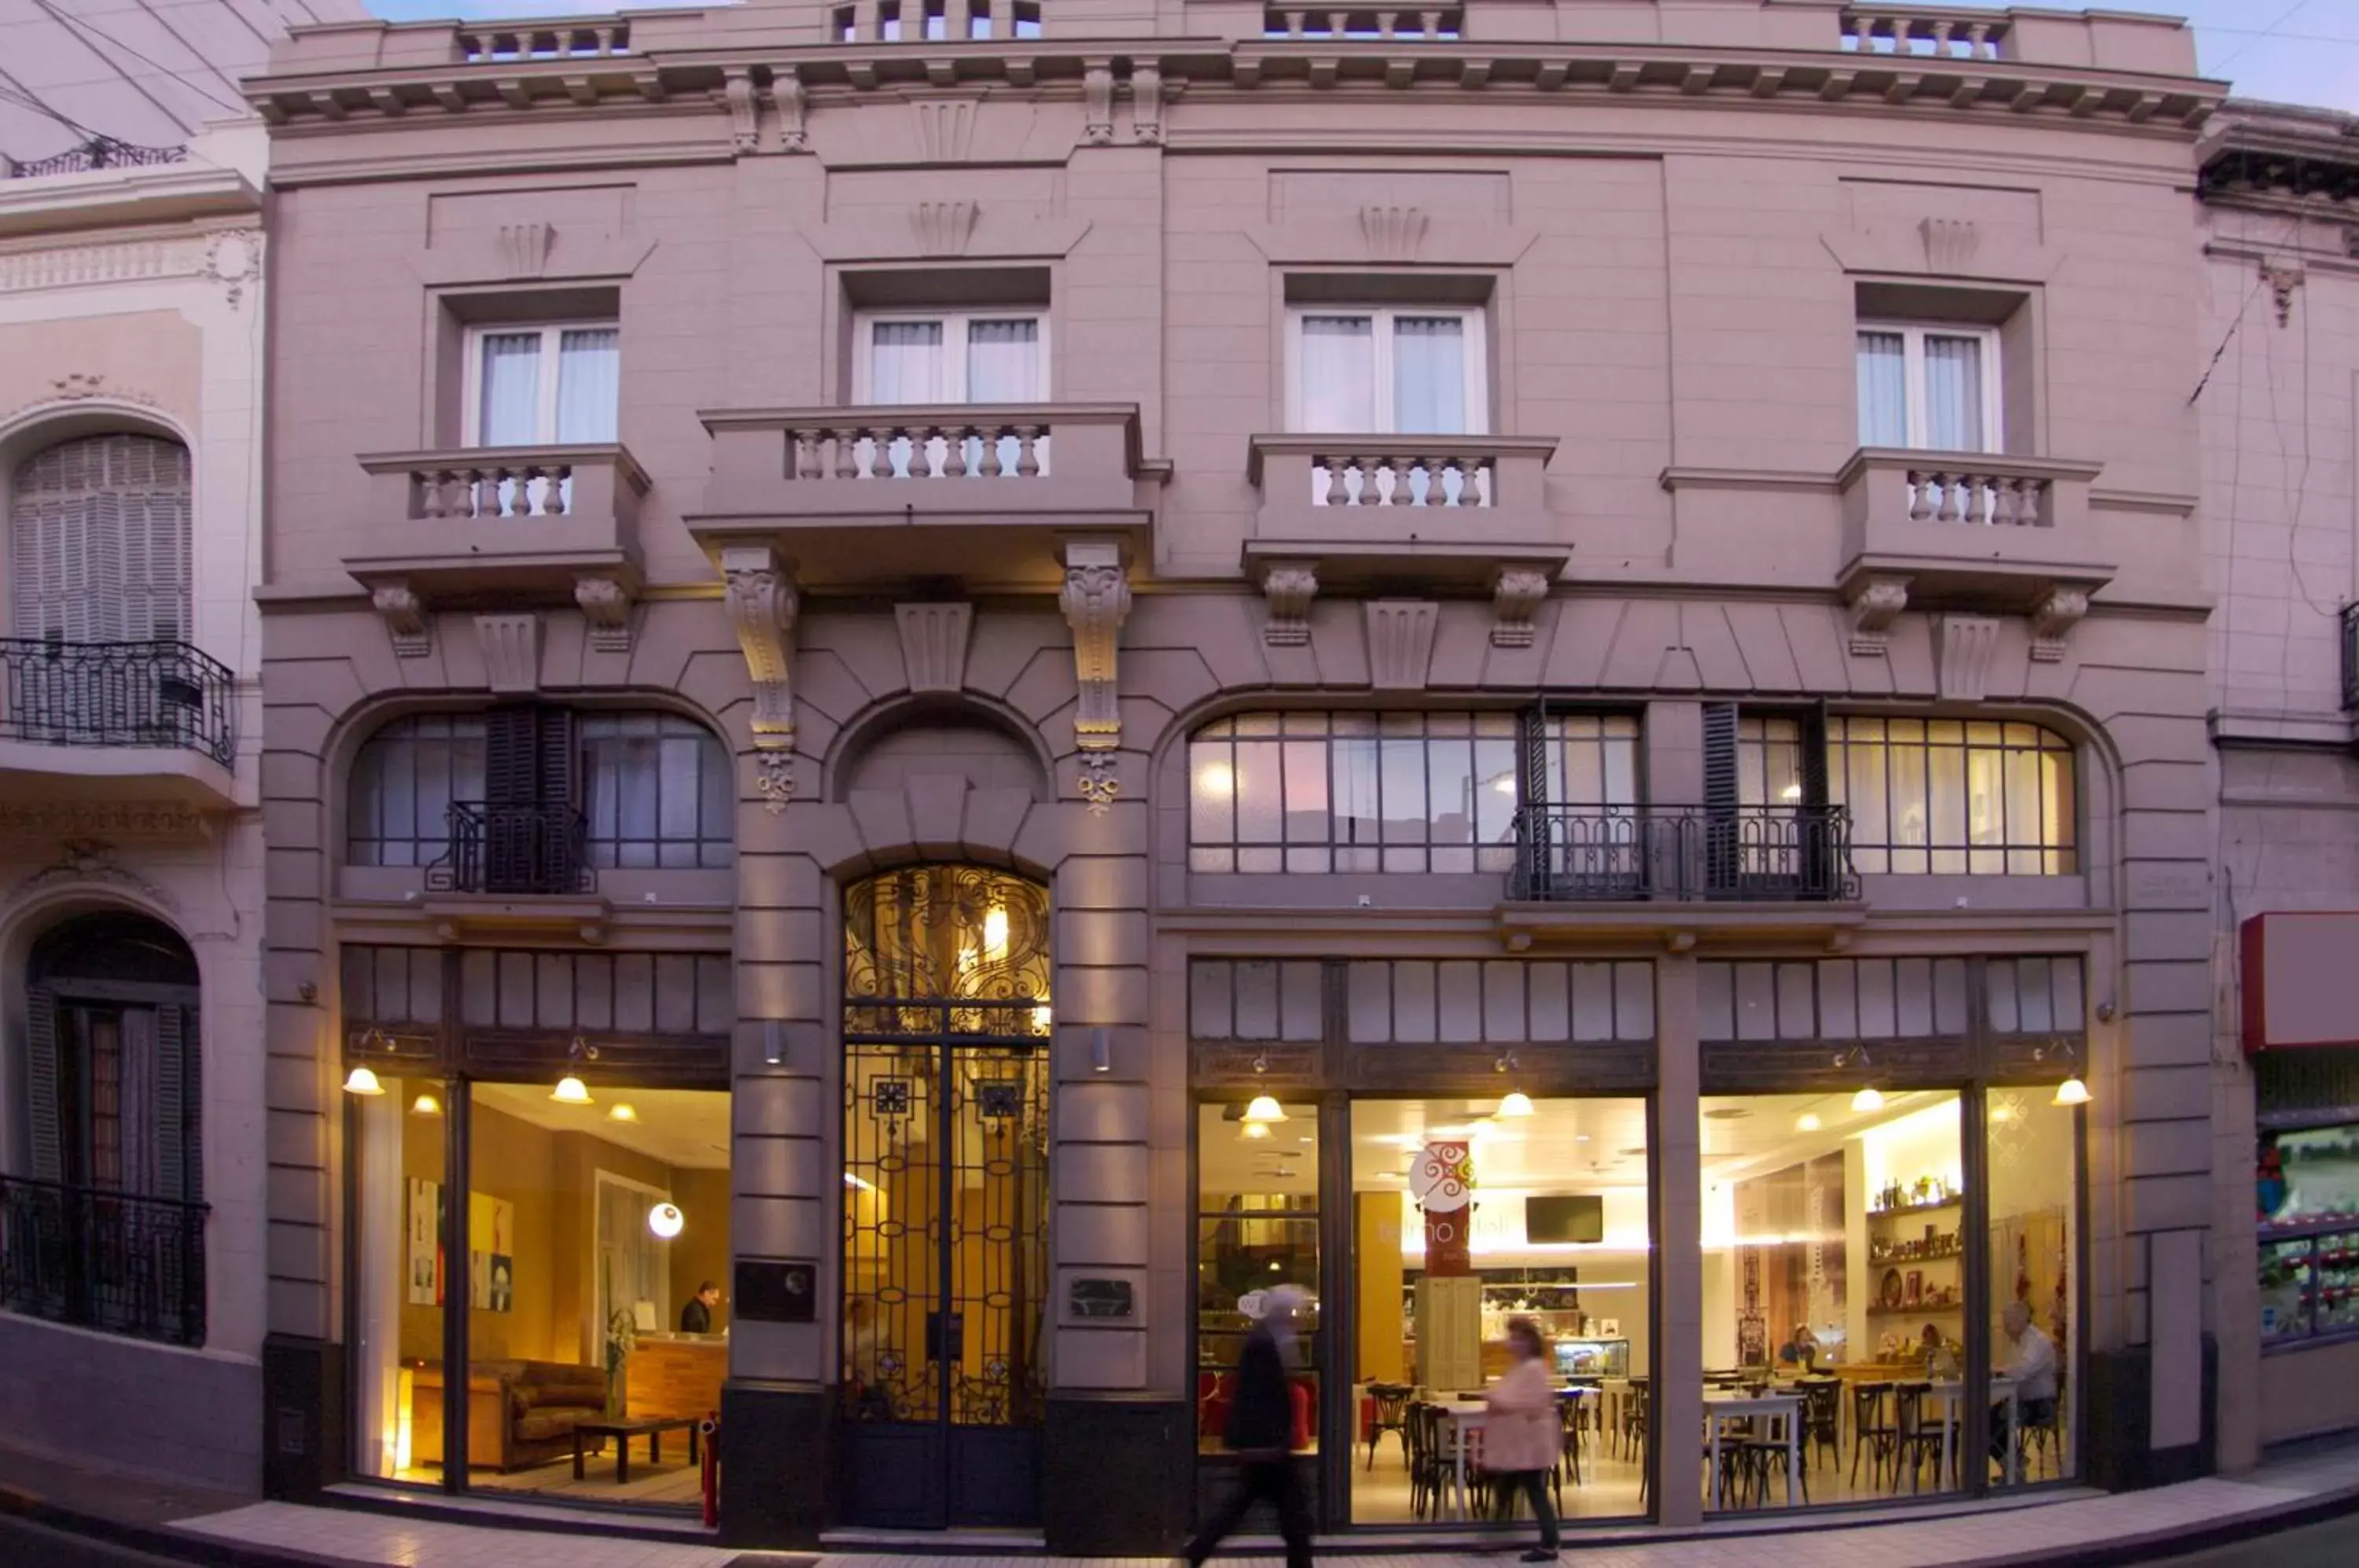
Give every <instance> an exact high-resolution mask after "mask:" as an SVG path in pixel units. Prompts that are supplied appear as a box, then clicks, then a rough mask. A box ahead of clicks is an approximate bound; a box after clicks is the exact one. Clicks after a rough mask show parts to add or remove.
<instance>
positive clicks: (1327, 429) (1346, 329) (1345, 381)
mask: <svg viewBox="0 0 2359 1568" xmlns="http://www.w3.org/2000/svg"><path fill="white" fill-rule="evenodd" d="M1297 374H1298V376H1299V380H1300V386H1301V398H1300V400H1301V405H1302V410H1301V428H1302V429H1303V430H1307V431H1311V432H1314V433H1317V434H1321V435H1328V434H1333V435H1350V434H1355V433H1358V432H1361V431H1365V430H1375V428H1376V387H1375V381H1376V338H1375V321H1374V319H1373V318H1371V317H1367V316H1305V317H1303V318H1302V340H1301V360H1300V363H1299V365H1298V366H1297Z"/></svg>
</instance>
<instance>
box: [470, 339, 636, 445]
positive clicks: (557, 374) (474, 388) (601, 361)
mask: <svg viewBox="0 0 2359 1568" xmlns="http://www.w3.org/2000/svg"><path fill="white" fill-rule="evenodd" d="M621 374H622V332H620V330H619V329H617V328H616V327H615V325H614V322H612V321H578V322H572V323H567V324H553V325H549V326H537V327H499V328H490V327H484V328H478V329H476V330H475V331H474V332H471V333H469V334H468V339H467V409H466V430H467V443H468V444H469V445H470V446H551V445H570V444H574V443H594V442H604V441H614V439H615V431H616V429H617V419H616V413H617V409H618V408H619V405H620V403H621V387H622V380H621Z"/></svg>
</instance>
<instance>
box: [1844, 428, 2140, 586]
mask: <svg viewBox="0 0 2359 1568" xmlns="http://www.w3.org/2000/svg"><path fill="white" fill-rule="evenodd" d="M2101 467H2102V465H2100V464H2097V463H2071V462H2062V461H2058V460H2055V459H2050V458H2034V457H2017V456H2013V455H1991V454H1979V453H1966V452H1903V451H1897V450H1890V449H1886V448H1880V447H1870V448H1864V449H1862V450H1861V451H1860V452H1856V453H1855V454H1854V455H1853V457H1852V460H1851V461H1850V462H1849V463H1846V464H1844V466H1843V472H1842V474H1841V475H1840V476H1839V477H1838V480H1837V484H1838V485H1839V486H1840V488H1841V491H1842V495H1843V561H1844V565H1843V587H1844V588H1845V590H1846V591H1847V592H1848V591H1850V590H1852V589H1854V588H1855V587H1856V586H1857V585H1858V584H1859V583H1861V582H1862V581H1864V580H1865V579H1869V578H1876V577H1886V578H1894V579H1905V580H1906V582H1907V584H1908V597H1909V600H1910V602H1911V603H1912V604H1917V605H1919V607H1927V608H1930V607H1939V606H1948V607H1952V608H1961V609H1977V610H1992V611H1998V612H2015V611H2022V610H2025V609H2027V608H2029V607H2031V606H2032V605H2034V604H2037V603H2038V602H2039V601H2040V600H2041V599H2043V598H2044V597H2046V596H2047V595H2048V594H2049V593H2050V592H2051V591H2052V590H2053V589H2055V588H2056V587H2058V586H2060V585H2063V584H2071V585H2074V586H2075V587H2076V588H2078V589H2079V590H2080V591H2082V592H2084V593H2085V592H2089V591H2093V590H2094V589H2096V588H2099V587H2102V586H2104V584H2105V583H2108V582H2110V581H2112V579H2113V577H2114V572H2115V570H2116V567H2117V565H2118V563H2117V562H2114V561H2107V560H2105V559H2104V552H2103V551H2102V550H2100V548H2099V545H2098V541H2097V539H2096V538H2095V530H2094V528H2093V526H2092V524H2091V522H2090V517H2089V489H2090V485H2091V482H2092V481H2093V480H2094V479H2095V478H2096V476H2097V474H2099V472H2100V471H2101Z"/></svg>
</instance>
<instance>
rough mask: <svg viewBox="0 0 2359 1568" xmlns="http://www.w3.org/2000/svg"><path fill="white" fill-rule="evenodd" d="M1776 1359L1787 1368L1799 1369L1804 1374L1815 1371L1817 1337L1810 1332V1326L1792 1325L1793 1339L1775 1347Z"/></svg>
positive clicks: (1817, 1346) (1817, 1355)
mask: <svg viewBox="0 0 2359 1568" xmlns="http://www.w3.org/2000/svg"><path fill="white" fill-rule="evenodd" d="M1777 1359H1778V1360H1780V1361H1782V1362H1784V1363H1786V1365H1788V1366H1789V1367H1800V1368H1801V1369H1802V1370H1803V1371H1805V1372H1810V1371H1815V1370H1816V1369H1817V1367H1818V1359H1819V1336H1818V1335H1817V1334H1812V1333H1811V1332H1810V1324H1808V1323H1796V1324H1795V1325H1794V1337H1793V1338H1791V1339H1789V1340H1788V1341H1787V1342H1786V1343H1785V1344H1783V1345H1779V1346H1778V1347H1777Z"/></svg>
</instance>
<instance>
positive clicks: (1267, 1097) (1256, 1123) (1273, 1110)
mask: <svg viewBox="0 0 2359 1568" xmlns="http://www.w3.org/2000/svg"><path fill="white" fill-rule="evenodd" d="M1285 1119H1286V1107H1285V1106H1284V1105H1279V1104H1278V1103H1277V1096H1276V1095H1274V1094H1256V1095H1255V1096H1254V1097H1253V1100H1252V1102H1251V1103H1250V1104H1248V1105H1246V1106H1245V1126H1247V1127H1259V1128H1261V1129H1262V1131H1263V1132H1264V1133H1267V1132H1268V1131H1269V1124H1270V1123H1272V1122H1282V1121H1284V1120H1285Z"/></svg>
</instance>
